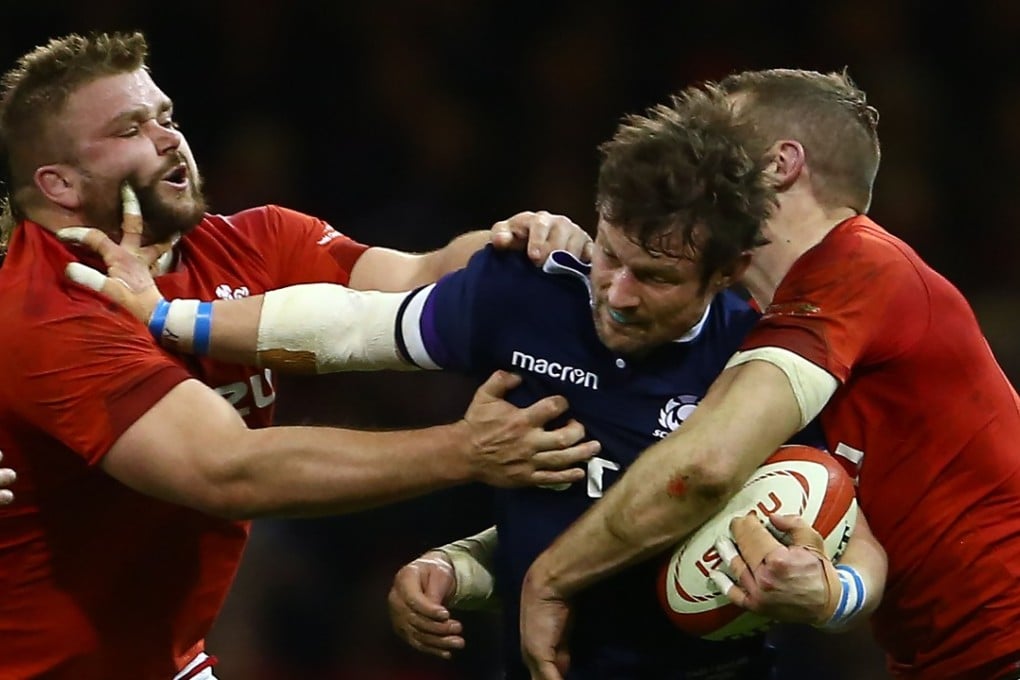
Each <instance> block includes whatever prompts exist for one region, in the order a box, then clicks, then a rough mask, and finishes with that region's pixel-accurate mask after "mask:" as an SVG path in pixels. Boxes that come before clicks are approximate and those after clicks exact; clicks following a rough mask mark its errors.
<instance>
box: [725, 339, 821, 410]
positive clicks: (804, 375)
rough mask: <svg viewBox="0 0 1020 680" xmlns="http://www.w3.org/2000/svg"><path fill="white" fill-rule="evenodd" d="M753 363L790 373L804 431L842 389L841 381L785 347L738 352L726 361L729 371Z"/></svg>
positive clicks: (789, 378)
mask: <svg viewBox="0 0 1020 680" xmlns="http://www.w3.org/2000/svg"><path fill="white" fill-rule="evenodd" d="M749 361H767V362H768V363H770V364H772V365H773V366H775V367H776V368H778V369H779V370H781V371H782V372H783V373H785V374H786V378H787V379H788V380H789V381H790V387H791V388H793V394H794V396H795V397H796V398H797V405H798V406H799V407H800V426H801V427H802V428H803V427H805V426H806V425H807V424H808V423H810V422H811V421H812V420H814V417H815V416H817V415H818V414H819V413H820V412H821V410H822V408H823V407H824V406H825V404H826V403H827V402H828V401H829V397H831V396H832V394H833V392H835V391H836V388H837V387H839V381H837V380H836V378H835V377H834V376H833V375H832V374H831V373H829V372H828V371H826V370H825V369H824V368H821V367H820V366H818V365H816V364H813V363H811V362H810V361H808V360H807V359H805V358H804V357H802V356H800V355H799V354H797V353H796V352H791V351H790V350H788V349H783V348H782V347H757V348H755V349H749V350H747V351H744V352H737V353H736V354H734V355H733V356H732V357H730V360H729V361H727V362H726V368H730V367H731V366H739V365H740V364H746V363H747V362H749Z"/></svg>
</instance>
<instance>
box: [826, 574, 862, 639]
mask: <svg viewBox="0 0 1020 680" xmlns="http://www.w3.org/2000/svg"><path fill="white" fill-rule="evenodd" d="M836 575H837V576H838V577H839V583H840V586H841V592H840V596H839V604H838V605H836V611H835V612H833V613H832V618H830V619H829V620H828V621H827V622H826V623H825V624H824V625H823V626H822V627H823V628H839V627H840V626H842V625H844V624H846V623H847V622H848V621H849V620H850V619H852V618H853V617H854V616H856V615H857V614H858V613H860V611H861V610H862V609H863V608H864V601H865V599H867V597H868V591H867V588H865V587H864V579H862V578H861V575H860V572H858V571H857V570H856V569H854V568H853V567H851V566H849V565H846V564H840V565H838V566H837V567H836Z"/></svg>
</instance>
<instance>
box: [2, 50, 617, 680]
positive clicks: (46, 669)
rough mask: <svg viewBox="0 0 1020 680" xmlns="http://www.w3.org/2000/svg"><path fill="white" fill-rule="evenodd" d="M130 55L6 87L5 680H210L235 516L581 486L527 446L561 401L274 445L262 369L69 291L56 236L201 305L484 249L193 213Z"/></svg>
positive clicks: (304, 222)
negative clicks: (95, 244) (175, 342)
mask: <svg viewBox="0 0 1020 680" xmlns="http://www.w3.org/2000/svg"><path fill="white" fill-rule="evenodd" d="M146 54H147V45H146V42H145V39H144V37H143V36H142V35H140V34H137V33H136V34H103V35H95V36H88V37H82V36H77V35H71V36H67V37H64V38H60V39H54V40H52V41H50V42H49V43H48V44H47V45H44V46H42V47H39V48H37V49H35V50H33V51H32V52H30V53H28V54H26V55H25V56H24V57H22V58H21V59H20V60H19V62H18V64H17V65H16V66H15V67H14V68H12V69H11V70H10V71H8V72H7V73H6V75H5V76H4V79H3V95H2V100H0V133H2V138H3V142H4V145H5V151H6V152H7V161H8V171H9V177H10V180H11V181H10V185H9V186H10V192H11V193H10V197H9V198H10V203H9V208H10V214H9V215H8V217H9V218H11V219H9V220H8V221H7V222H6V223H5V225H4V236H5V237H6V238H7V239H9V242H8V243H7V254H6V260H5V262H4V265H3V267H2V268H0V318H3V320H4V331H3V333H0V367H2V370H3V375H4V380H3V381H0V450H2V451H3V452H4V455H5V463H6V464H8V465H10V466H11V467H13V468H14V469H15V470H17V472H18V480H17V483H16V484H15V486H14V487H13V491H14V493H15V495H16V502H15V503H13V504H11V505H9V506H7V507H5V508H3V509H2V510H0V520H2V521H0V546H2V552H0V588H2V592H3V598H2V599H0V667H2V668H3V670H2V672H0V675H2V676H3V677H4V678H11V679H15V680H16V679H21V678H37V677H46V678H52V679H53V680H61V679H64V678H66V679H68V680H71V679H73V680H108V679H109V678H139V679H144V680H150V679H152V680H170V679H171V678H174V677H176V678H177V679H178V680H184V679H185V678H202V679H207V678H212V677H213V675H212V673H213V671H212V668H211V667H212V665H213V663H214V660H213V658H212V657H211V656H208V655H206V654H205V651H204V646H203V639H204V637H205V635H206V633H207V632H208V630H209V628H210V626H211V624H212V622H213V620H214V618H215V616H216V614H217V612H218V611H219V609H220V607H221V605H222V602H223V600H224V597H225V595H226V593H227V590H228V587H229V585H230V583H231V580H232V579H233V577H234V573H235V571H236V569H237V565H238V562H239V559H240V556H241V552H242V549H243V547H244V544H245V541H246V538H247V535H248V528H249V524H248V522H247V520H248V519H250V518H253V517H257V516H262V515H270V514H286V515H314V514H325V513H339V512H346V511H350V510H355V509H359V508H364V507H369V506H373V505H377V504H380V503H385V502H390V501H395V500H399V499H404V498H408V497H410V496H413V495H416V494H421V493H424V492H427V491H431V490H435V489H439V488H443V487H447V486H450V485H453V484H458V483H462V482H467V481H472V480H476V481H484V482H488V483H492V484H500V485H519V484H540V483H557V482H561V481H568V480H573V479H577V478H578V476H579V475H581V474H582V473H581V471H580V470H576V469H570V466H571V465H572V464H573V463H575V462H578V461H580V460H583V459H586V458H588V457H589V456H590V455H592V453H593V452H594V451H595V450H596V449H597V444H595V443H593V442H587V443H584V444H576V445H575V442H577V441H578V440H579V439H580V438H581V437H582V435H583V429H582V428H581V427H580V426H579V425H577V424H576V423H570V424H568V425H566V426H564V427H561V428H558V429H555V430H550V431H546V429H545V428H544V427H543V426H544V425H545V423H547V422H548V421H549V420H550V419H551V418H553V417H556V416H557V415H558V414H560V413H562V412H563V411H564V409H565V403H564V401H563V400H562V399H559V398H550V399H547V400H543V401H541V402H538V403H536V404H535V405H533V406H531V407H529V408H527V409H516V408H513V407H511V406H510V405H509V404H507V403H505V402H504V401H502V399H501V398H500V397H501V396H502V394H503V393H504V392H505V391H506V390H507V389H509V388H510V387H512V386H513V385H514V384H515V378H513V377H512V376H510V375H508V374H505V373H500V374H495V375H494V376H493V377H492V378H491V379H490V380H489V382H487V383H486V384H485V385H484V386H483V387H482V388H480V389H479V391H478V392H477V393H476V396H475V399H474V401H473V402H472V404H471V405H470V407H469V409H468V411H467V413H466V414H465V417H464V418H463V419H462V420H460V421H459V422H457V423H453V424H450V425H445V426H440V427H434V428H427V429H423V430H417V431H409V432H359V431H353V430H342V429H336V428H301V427H288V428H283V427H280V428H271V427H266V426H268V425H269V424H270V422H271V415H272V410H273V403H274V401H275V392H274V388H273V383H272V377H271V375H270V373H269V372H268V371H263V370H257V369H248V368H243V367H237V366H227V365H223V364H220V363H218V362H216V361H211V360H207V359H197V360H196V359H190V358H181V357H177V356H171V355H169V354H167V353H165V352H164V351H163V350H161V349H160V348H158V347H156V346H155V345H154V344H153V343H152V339H151V337H150V336H149V333H148V331H147V330H146V328H145V326H144V325H143V324H140V323H138V321H136V320H135V319H134V318H132V317H131V316H129V315H128V314H126V313H125V312H123V311H122V310H119V309H116V308H113V307H109V306H107V305H104V304H98V303H97V298H96V296H95V295H93V294H91V293H89V292H88V291H84V290H82V289H80V288H77V287H73V286H69V285H68V282H67V281H65V280H64V277H63V270H64V268H65V265H66V264H67V263H69V262H71V261H73V260H75V259H77V257H79V256H82V257H86V258H87V257H88V256H86V255H84V254H83V253H82V251H80V250H76V249H74V248H71V247H69V246H67V245H65V244H63V243H61V242H60V241H59V240H58V239H57V238H56V236H55V235H54V234H53V232H54V231H56V230H58V229H60V228H62V227H68V226H72V225H82V224H89V225H93V226H96V227H98V228H100V229H102V230H103V231H104V232H106V233H109V234H111V235H113V236H115V237H118V238H119V237H120V236H121V235H123V237H124V242H125V244H126V245H129V246H130V247H132V248H133V249H134V250H135V251H136V252H138V254H139V255H140V256H143V257H149V258H152V259H155V257H156V256H160V259H159V260H158V262H156V263H155V267H156V268H157V273H158V274H159V276H158V277H157V280H158V281H159V284H160V285H161V286H163V287H164V290H167V291H170V292H172V293H173V294H174V295H176V296H186V297H202V298H207V299H212V298H214V297H217V296H218V295H219V296H220V297H223V296H224V295H228V296H229V297H232V298H243V297H245V296H248V295H257V294H259V293H262V292H264V291H266V290H268V289H269V288H278V287H281V286H286V285H291V284H295V283H302V282H312V281H327V282H331V283H335V284H344V285H349V286H351V287H352V288H365V289H384V290H386V289H388V290H400V289H406V288H410V287H414V286H416V285H419V284H421V283H426V282H430V281H433V280H435V279H436V278H437V277H438V276H440V275H441V274H442V273H444V272H446V271H449V270H451V269H454V268H457V267H459V266H461V265H462V264H463V263H464V262H465V261H466V260H467V258H468V256H469V255H470V254H471V253H472V252H474V251H475V250H476V249H477V248H478V247H480V246H481V245H482V244H484V243H486V242H488V241H489V239H490V236H489V234H487V233H485V232H475V233H472V234H468V235H465V236H462V237H459V238H458V239H455V240H454V241H453V242H451V244H450V245H448V246H447V247H445V248H443V249H441V250H438V251H435V252H432V253H428V254H424V255H411V254H406V253H400V252H397V251H392V250H387V249H383V248H370V247H368V246H365V245H362V244H360V243H357V242H355V241H353V240H351V239H349V238H347V237H345V236H343V235H342V234H340V233H339V232H337V231H336V230H335V229H333V228H332V227H330V226H329V225H328V224H327V223H325V222H324V221H322V220H320V219H317V218H314V217H311V216H308V215H304V214H301V213H298V212H294V211H292V210H287V209H285V208H280V207H277V206H262V207H258V208H253V209H250V210H246V211H243V212H241V213H238V214H236V215H232V216H218V215H211V214H208V213H206V206H205V202H204V200H203V198H202V194H201V191H200V179H199V174H198V171H197V168H196V164H195V161H194V158H193V157H192V154H191V151H190V149H189V147H188V145H187V142H186V141H185V138H184V136H183V135H182V133H181V132H180V131H179V130H178V128H177V124H176V122H175V121H174V117H173V107H172V103H171V101H170V99H169V98H168V97H167V96H166V95H165V94H164V93H163V92H162V91H161V90H160V89H159V88H158V87H157V86H156V84H155V83H154V82H153V80H152V78H151V76H150V75H149V72H148V69H147V67H146V66H145V58H146ZM125 183H127V184H128V185H130V186H133V187H135V188H136V189H137V194H138V199H139V200H140V203H141V207H142V208H144V210H145V222H144V226H143V225H142V223H141V219H140V217H139V215H138V212H139V211H138V206H137V204H135V203H134V202H129V203H128V205H127V208H126V209H125V210H124V213H125V214H124V215H123V217H124V221H123V224H122V222H121V218H122V210H121V203H120V197H121V187H122V186H123V185H124V184H125ZM127 195H128V196H129V197H130V192H127ZM546 227H548V229H546ZM122 232H123V234H122ZM531 237H533V238H532V241H533V243H532V244H531V245H529V246H528V248H529V252H530V251H531V249H532V246H534V247H535V248H537V249H538V250H539V251H543V250H545V251H548V250H549V249H550V248H557V247H563V246H567V247H568V248H571V249H574V250H575V251H578V252H579V251H581V250H583V249H584V248H585V247H586V242H587V236H585V235H584V233H583V232H582V231H581V230H579V229H576V228H575V227H573V226H572V225H569V224H568V223H566V222H565V221H562V220H560V221H555V220H553V221H550V220H546V221H545V227H543V228H541V229H538V230H536V233H533V234H531ZM178 238H179V240H177V239H178ZM493 238H494V239H495V240H498V241H503V242H505V243H506V244H509V245H516V246H518V247H520V246H522V245H523V243H524V242H525V241H527V240H528V234H527V233H526V232H524V231H522V229H521V228H520V224H519V223H518V222H513V221H511V222H507V223H503V224H501V225H499V227H498V228H497V229H496V230H495V232H494V234H493ZM175 240H176V245H175V246H174V247H173V248H172V249H171V248H170V247H169V244H170V243H171V242H173V241H175ZM536 259H539V260H542V259H544V257H543V256H542V254H541V253H539V254H537V256H536ZM220 293H222V294H220ZM563 468H566V469H563Z"/></svg>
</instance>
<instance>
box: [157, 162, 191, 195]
mask: <svg viewBox="0 0 1020 680" xmlns="http://www.w3.org/2000/svg"><path fill="white" fill-rule="evenodd" d="M160 181H161V182H163V183H164V184H169V185H170V186H172V187H173V188H175V189H177V190H184V189H187V188H188V183H189V180H188V166H187V165H186V164H184V163H179V164H177V165H175V166H174V167H173V168H171V169H170V172H168V173H166V174H165V175H163V177H161V178H160Z"/></svg>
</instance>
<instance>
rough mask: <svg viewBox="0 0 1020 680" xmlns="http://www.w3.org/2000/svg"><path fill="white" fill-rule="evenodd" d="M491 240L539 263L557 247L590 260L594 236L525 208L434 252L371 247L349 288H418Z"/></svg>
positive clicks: (563, 220)
mask: <svg viewBox="0 0 1020 680" xmlns="http://www.w3.org/2000/svg"><path fill="white" fill-rule="evenodd" d="M489 243H491V244H492V245H493V246H494V247H496V248H500V249H509V250H526V251H527V253H528V257H529V258H531V261H532V262H534V263H535V264H538V265H540V264H542V263H543V262H545V260H546V258H547V257H549V254H550V253H551V252H552V251H554V250H566V251H568V252H570V253H572V254H574V255H576V256H577V257H578V258H580V259H582V260H584V261H588V260H590V259H591V248H592V239H591V236H589V235H588V233H587V232H585V231H584V230H583V229H582V228H581V227H579V226H578V225H576V224H574V222H572V221H571V220H569V219H568V218H566V217H563V216H562V215H552V214H550V213H548V212H545V211H544V210H543V211H538V212H521V213H517V214H516V215H514V216H513V217H511V218H509V219H506V220H501V221H499V222H496V224H494V225H493V226H492V228H491V229H489V230H488V231H472V232H468V233H467V234H462V235H460V236H458V237H456V238H455V239H453V240H452V241H450V242H449V243H448V244H447V245H446V246H444V247H442V248H440V249H439V250H434V251H432V252H430V253H422V254H416V253H405V252H401V251H399V250H391V249H389V248H378V247H376V248H369V249H368V250H367V251H365V253H364V254H363V255H362V256H361V257H360V258H359V259H358V261H357V262H356V263H355V264H354V268H353V270H352V271H351V280H350V287H351V288H354V289H357V290H384V291H402V290H411V289H413V288H418V287H419V286H424V285H425V284H428V283H432V282H433V281H436V280H438V279H439V277H441V276H442V275H443V274H447V273H449V272H452V271H454V270H456V269H460V268H461V267H463V266H464V265H465V264H467V261H468V260H469V259H471V256H472V255H474V254H475V252H477V251H478V250H479V249H481V248H482V247H484V246H485V245H486V244H489Z"/></svg>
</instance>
